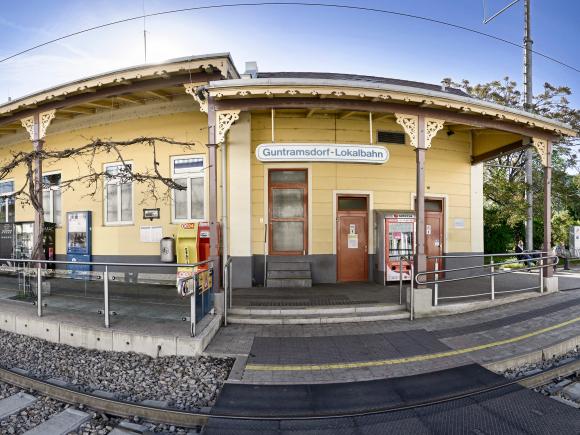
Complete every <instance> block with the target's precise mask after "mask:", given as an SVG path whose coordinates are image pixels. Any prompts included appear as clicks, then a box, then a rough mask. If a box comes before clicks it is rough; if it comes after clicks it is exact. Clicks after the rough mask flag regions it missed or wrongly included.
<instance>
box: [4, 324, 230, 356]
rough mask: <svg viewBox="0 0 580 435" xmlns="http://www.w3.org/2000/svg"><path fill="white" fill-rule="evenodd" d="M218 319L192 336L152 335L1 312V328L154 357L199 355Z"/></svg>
mask: <svg viewBox="0 0 580 435" xmlns="http://www.w3.org/2000/svg"><path fill="white" fill-rule="evenodd" d="M221 323H222V317H221V315H216V316H213V318H212V319H211V320H210V322H209V324H208V325H207V326H206V327H205V328H204V329H203V330H202V331H201V332H200V333H199V334H198V335H197V336H195V337H186V336H183V337H180V336H152V335H149V334H147V333H146V332H145V331H143V332H136V331H125V330H118V329H115V328H110V329H106V328H96V327H85V326H81V325H77V324H73V323H67V322H57V321H51V320H45V319H43V318H42V317H23V316H18V315H17V314H13V313H0V329H2V330H5V331H8V332H12V333H15V334H20V335H26V336H29V337H35V338H40V339H42V340H46V341H50V342H52V343H58V344H66V345H69V346H73V347H82V348H86V349H94V350H101V351H115V352H136V353H143V354H146V355H149V356H152V357H154V358H156V357H160V356H173V355H177V356H191V357H197V356H200V355H201V354H202V352H203V351H204V350H205V348H206V347H207V345H208V344H209V343H210V341H211V340H212V339H213V337H214V336H215V335H216V334H217V332H218V330H219V328H220V326H221Z"/></svg>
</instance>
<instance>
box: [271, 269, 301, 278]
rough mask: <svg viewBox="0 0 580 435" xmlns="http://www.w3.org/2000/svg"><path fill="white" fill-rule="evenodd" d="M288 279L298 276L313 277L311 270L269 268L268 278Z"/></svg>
mask: <svg viewBox="0 0 580 435" xmlns="http://www.w3.org/2000/svg"><path fill="white" fill-rule="evenodd" d="M277 278H282V279H288V278H298V279H310V278H312V273H311V272H310V270H269V271H268V279H277Z"/></svg>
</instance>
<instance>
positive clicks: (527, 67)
mask: <svg viewBox="0 0 580 435" xmlns="http://www.w3.org/2000/svg"><path fill="white" fill-rule="evenodd" d="M532 43H533V42H532V35H531V27H530V0H524V109H525V110H528V111H530V110H532V105H533V98H534V97H533V89H532ZM525 153H526V155H525V166H524V169H525V179H526V249H527V250H528V251H531V250H533V249H534V193H533V190H532V186H533V168H532V161H533V157H534V155H533V150H532V148H531V147H528V148H526V151H525Z"/></svg>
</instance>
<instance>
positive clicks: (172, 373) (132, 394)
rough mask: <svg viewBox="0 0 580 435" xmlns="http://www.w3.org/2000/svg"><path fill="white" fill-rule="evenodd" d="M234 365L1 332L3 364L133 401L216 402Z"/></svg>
mask: <svg viewBox="0 0 580 435" xmlns="http://www.w3.org/2000/svg"><path fill="white" fill-rule="evenodd" d="M233 363H234V360H233V359H231V358H223V359H222V358H211V357H199V358H191V357H177V356H169V357H160V358H152V357H150V356H147V355H143V354H138V353H132V352H131V353H124V352H103V351H96V350H88V349H83V348H76V347H72V346H67V345H62V344H55V343H51V342H48V341H45V340H40V339H37V338H33V337H27V336H24V335H18V334H13V333H10V332H6V331H0V366H1V367H4V368H8V369H10V368H20V369H24V370H27V371H28V372H29V374H30V375H31V376H34V377H36V378H38V379H43V380H48V379H59V380H62V381H65V382H66V383H68V384H71V385H73V386H75V387H76V388H78V389H79V390H80V391H84V392H88V393H90V392H93V391H95V390H100V391H104V392H110V393H113V394H114V395H115V397H116V398H118V399H120V400H127V401H130V402H141V401H143V400H157V401H162V402H167V403H168V404H169V406H171V407H173V408H177V409H183V410H197V409H199V408H202V407H208V406H213V404H214V403H215V400H216V398H217V395H218V393H219V390H220V389H221V387H222V385H223V384H224V382H225V380H226V379H227V377H228V375H229V372H230V370H231V368H232V366H233ZM0 394H1V392H0Z"/></svg>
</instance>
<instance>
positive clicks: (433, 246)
mask: <svg viewBox="0 0 580 435" xmlns="http://www.w3.org/2000/svg"><path fill="white" fill-rule="evenodd" d="M444 237H445V235H444V232H443V211H440V212H438V211H432V212H431V211H430V212H426V213H425V254H426V255H427V257H430V256H433V255H443V252H444V246H443V242H444ZM441 269H443V262H442V261H441V259H439V270H441ZM427 270H428V271H432V270H435V259H432V258H427Z"/></svg>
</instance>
